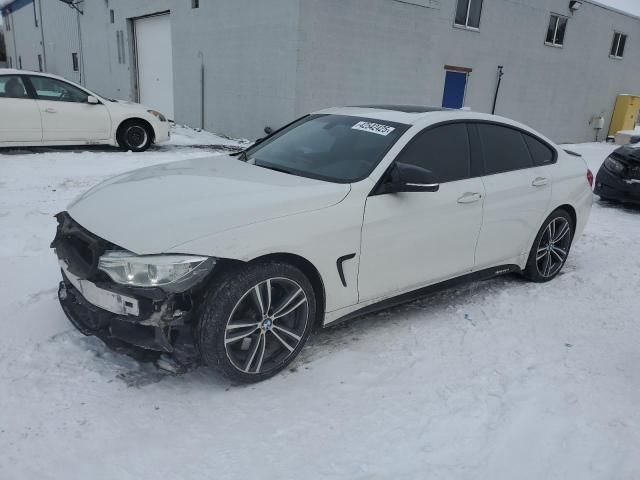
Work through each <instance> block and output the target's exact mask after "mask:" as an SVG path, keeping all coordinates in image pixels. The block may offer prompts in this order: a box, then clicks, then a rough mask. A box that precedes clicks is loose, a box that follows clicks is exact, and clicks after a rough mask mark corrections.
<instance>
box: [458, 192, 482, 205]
mask: <svg viewBox="0 0 640 480" xmlns="http://www.w3.org/2000/svg"><path fill="white" fill-rule="evenodd" d="M480 199H482V194H480V193H477V192H466V193H465V194H463V195H462V196H461V197H460V198H458V203H474V202H477V201H479V200H480Z"/></svg>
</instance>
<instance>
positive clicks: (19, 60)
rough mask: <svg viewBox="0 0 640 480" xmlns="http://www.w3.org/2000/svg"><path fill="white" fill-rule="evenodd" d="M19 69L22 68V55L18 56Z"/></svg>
mask: <svg viewBox="0 0 640 480" xmlns="http://www.w3.org/2000/svg"><path fill="white" fill-rule="evenodd" d="M18 69H20V70H22V55H20V56H18Z"/></svg>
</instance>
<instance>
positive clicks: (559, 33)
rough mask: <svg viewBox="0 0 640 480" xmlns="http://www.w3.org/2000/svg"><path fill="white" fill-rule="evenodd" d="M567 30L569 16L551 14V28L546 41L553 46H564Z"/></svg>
mask: <svg viewBox="0 0 640 480" xmlns="http://www.w3.org/2000/svg"><path fill="white" fill-rule="evenodd" d="M566 30H567V17H561V16H560V15H555V14H551V18H550V19H549V29H548V30H547V39H546V40H545V43H546V44H547V45H550V46H552V47H562V46H563V45H564V34H565V32H566Z"/></svg>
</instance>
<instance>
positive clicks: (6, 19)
mask: <svg viewBox="0 0 640 480" xmlns="http://www.w3.org/2000/svg"><path fill="white" fill-rule="evenodd" d="M4 29H5V30H6V31H7V32H8V31H9V30H11V19H10V17H9V13H8V12H7V13H5V14H4Z"/></svg>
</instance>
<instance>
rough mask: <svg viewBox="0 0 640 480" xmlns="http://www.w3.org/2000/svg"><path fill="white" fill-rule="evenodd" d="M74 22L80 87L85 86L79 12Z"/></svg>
mask: <svg viewBox="0 0 640 480" xmlns="http://www.w3.org/2000/svg"><path fill="white" fill-rule="evenodd" d="M76 21H77V23H78V50H79V53H80V65H79V66H78V67H79V68H78V69H79V70H80V72H79V73H80V81H79V82H78V83H79V84H80V85H84V84H85V76H84V53H83V51H82V29H81V28H80V11H79V10H77V11H76Z"/></svg>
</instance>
